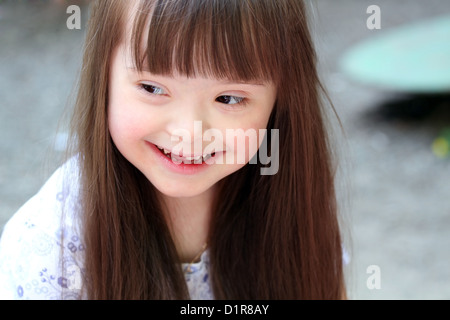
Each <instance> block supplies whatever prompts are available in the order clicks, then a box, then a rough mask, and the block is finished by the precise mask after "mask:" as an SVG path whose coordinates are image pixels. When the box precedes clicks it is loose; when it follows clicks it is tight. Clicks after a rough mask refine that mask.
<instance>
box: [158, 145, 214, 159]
mask: <svg viewBox="0 0 450 320" xmlns="http://www.w3.org/2000/svg"><path fill="white" fill-rule="evenodd" d="M155 146H156V148H158V150H159V151H160V152H161V153H162V154H163V155H165V156H166V157H167V158H168V159H171V160H172V161H174V162H177V163H181V162H182V163H184V164H202V163H205V162H206V161H207V160H208V159H210V158H211V157H214V155H215V154H216V153H215V152H213V153H210V154H204V155H198V156H180V155H176V154H174V153H172V152H171V151H170V150H167V149H165V148H163V147H160V146H158V145H155Z"/></svg>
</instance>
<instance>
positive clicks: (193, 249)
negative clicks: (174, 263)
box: [161, 188, 215, 262]
mask: <svg viewBox="0 0 450 320" xmlns="http://www.w3.org/2000/svg"><path fill="white" fill-rule="evenodd" d="M214 191H215V189H214V188H210V189H208V190H207V191H205V192H204V193H202V194H200V195H197V196H195V197H183V198H173V197H168V196H166V195H161V196H162V199H163V203H164V205H165V209H166V210H165V215H166V219H167V223H168V225H169V228H170V231H171V233H172V238H173V240H174V243H175V246H176V249H177V251H178V255H179V257H180V260H181V262H193V259H196V258H197V256H198V253H199V252H200V251H201V250H202V249H203V248H204V245H205V243H207V239H208V232H209V224H210V220H211V213H212V202H213V198H214ZM198 258H199V257H198ZM197 260H198V259H197Z"/></svg>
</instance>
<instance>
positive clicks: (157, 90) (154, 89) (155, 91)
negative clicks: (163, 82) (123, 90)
mask: <svg viewBox="0 0 450 320" xmlns="http://www.w3.org/2000/svg"><path fill="white" fill-rule="evenodd" d="M141 87H142V89H144V90H145V91H147V92H148V93H151V94H154V95H164V94H166V93H165V92H164V89H162V88H160V87H157V86H154V85H151V84H145V83H142V84H141Z"/></svg>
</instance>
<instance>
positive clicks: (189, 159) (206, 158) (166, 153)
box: [157, 146, 211, 161]
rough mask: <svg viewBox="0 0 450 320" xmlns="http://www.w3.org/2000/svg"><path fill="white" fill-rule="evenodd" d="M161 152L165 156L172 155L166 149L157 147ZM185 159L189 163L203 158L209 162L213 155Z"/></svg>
mask: <svg viewBox="0 0 450 320" xmlns="http://www.w3.org/2000/svg"><path fill="white" fill-rule="evenodd" d="M157 147H158V149H159V150H162V151H163V152H164V154H165V155H168V154H169V153H171V152H170V151H169V150H167V149H165V148H161V147H159V146H157ZM183 158H184V159H186V160H188V161H192V160H194V161H200V159H202V158H203V160H208V159H209V158H211V154H204V155H201V156H196V157H183Z"/></svg>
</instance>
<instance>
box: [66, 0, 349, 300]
mask: <svg viewBox="0 0 450 320" xmlns="http://www.w3.org/2000/svg"><path fill="white" fill-rule="evenodd" d="M130 3H133V4H137V5H138V6H137V10H134V11H135V12H134V11H133V14H130ZM130 16H131V17H132V18H133V20H132V22H133V24H132V25H133V29H132V31H133V32H132V38H131V48H132V52H133V54H134V56H133V57H134V60H135V61H134V62H135V64H136V66H137V67H138V68H139V69H140V70H142V69H144V68H145V69H146V70H147V69H148V70H149V71H150V72H152V73H156V74H166V75H167V74H171V73H172V72H174V71H177V72H180V73H181V74H184V75H187V76H195V75H206V76H213V77H217V78H229V79H234V80H242V81H247V80H251V79H259V80H261V79H264V80H270V81H273V82H274V83H275V84H276V85H277V89H278V91H277V101H276V104H275V106H274V109H273V112H272V115H271V118H270V120H269V124H268V128H267V129H269V130H268V132H269V133H270V129H278V130H279V170H278V172H277V173H276V174H274V175H261V174H260V167H261V165H260V164H256V165H255V164H247V165H246V166H244V167H243V168H242V169H240V170H239V171H237V172H235V173H233V174H231V175H230V176H228V177H226V178H224V179H222V180H221V181H220V182H218V183H219V188H218V189H219V192H218V193H217V197H216V200H215V205H214V210H213V218H212V220H211V226H210V232H209V242H208V243H209V252H210V261H211V274H210V276H211V282H212V289H213V293H214V297H215V298H216V299H339V298H342V297H343V294H344V292H345V285H344V276H343V267H342V248H341V246H342V241H341V235H340V229H339V222H338V216H337V206H336V196H335V190H334V170H333V162H332V157H331V151H330V146H329V143H328V139H327V134H326V125H325V122H324V118H323V111H322V108H321V103H320V99H319V93H320V92H319V90H320V83H319V79H318V75H317V71H316V56H315V52H314V47H313V43H312V40H311V36H310V33H309V29H308V25H307V17H306V12H305V7H304V4H303V2H302V1H300V0H280V1H274V0H171V1H165V0H147V1H146V0H138V1H137V3H136V2H135V1H133V2H131V1H124V0H108V1H106V0H99V1H95V2H94V3H93V4H92V7H91V17H90V22H89V25H88V30H87V34H86V45H85V53H84V59H83V69H82V74H81V78H80V88H79V93H78V98H77V102H76V108H75V113H74V117H73V121H72V123H73V137H74V138H75V139H76V144H75V146H76V149H75V152H76V153H77V154H78V159H79V167H80V178H81V180H80V181H81V191H80V203H81V210H82V216H83V221H82V223H83V226H82V227H83V230H84V241H85V248H86V251H85V276H86V279H85V290H86V296H87V297H88V298H90V299H184V298H189V293H188V290H187V287H186V283H185V280H184V276H183V273H182V270H181V267H180V265H179V258H178V256H177V252H176V249H175V245H174V242H173V240H172V238H171V235H170V232H169V228H168V226H167V225H166V222H165V219H164V216H163V213H162V208H161V205H160V204H159V202H158V198H157V195H156V192H155V188H154V187H153V186H152V184H151V183H150V182H149V181H148V180H147V179H146V178H145V177H144V176H143V174H142V173H141V172H139V171H138V170H137V169H136V168H135V167H134V166H133V165H131V164H130V163H129V162H128V161H127V160H126V159H125V158H124V157H123V156H122V155H121V154H120V152H119V151H118V150H117V149H116V147H115V146H114V143H113V142H112V140H111V137H110V135H109V131H108V122H107V113H108V82H109V66H110V63H111V59H112V52H113V51H114V49H115V48H116V47H117V46H118V45H119V43H120V42H121V41H125V40H126V39H124V38H125V32H124V29H125V24H126V19H127V18H128V17H130ZM146 28H147V29H146ZM145 30H150V32H148V38H147V39H143V38H142V35H144V34H146V33H145V32H144V31H145ZM142 43H144V44H145V47H144V48H142Z"/></svg>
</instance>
